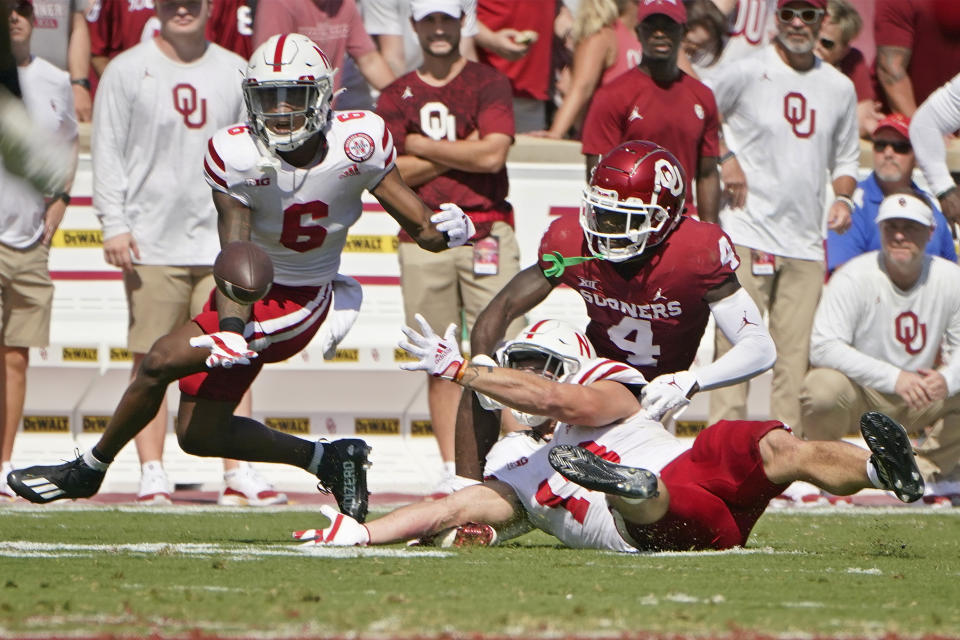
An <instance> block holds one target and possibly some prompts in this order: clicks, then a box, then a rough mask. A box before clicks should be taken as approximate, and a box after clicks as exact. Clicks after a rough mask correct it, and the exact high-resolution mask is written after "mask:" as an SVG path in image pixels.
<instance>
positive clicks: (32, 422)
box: [23, 416, 70, 433]
mask: <svg viewBox="0 0 960 640" xmlns="http://www.w3.org/2000/svg"><path fill="white" fill-rule="evenodd" d="M23 430H24V432H29V433H69V431H70V417H69V416H23Z"/></svg>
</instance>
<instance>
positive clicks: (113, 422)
mask: <svg viewBox="0 0 960 640" xmlns="http://www.w3.org/2000/svg"><path fill="white" fill-rule="evenodd" d="M333 73H334V70H333V69H331V68H330V65H329V64H328V62H327V58H326V57H325V56H324V54H323V52H322V51H320V49H319V48H318V47H317V45H316V44H314V43H313V41H311V40H310V39H309V38H307V37H306V36H302V35H299V34H288V35H278V36H274V37H272V38H270V39H269V40H267V42H265V43H264V44H263V45H261V46H260V48H258V49H257V50H256V51H255V52H254V54H253V57H252V58H251V59H250V64H249V65H248V67H247V72H246V78H245V79H244V81H243V92H244V99H245V100H246V104H247V113H248V117H249V121H248V122H247V123H246V124H236V125H234V126H231V127H227V128H226V129H223V130H221V131H219V132H217V133H216V134H215V135H214V136H213V138H211V139H210V142H209V145H208V149H207V155H206V157H205V158H204V172H205V177H206V179H207V181H208V182H209V183H210V185H211V186H212V187H213V201H214V204H215V205H216V208H217V214H218V225H219V232H220V243H221V246H225V245H227V244H228V243H230V242H233V241H236V240H252V241H253V242H255V243H257V244H259V245H260V246H261V247H263V249H264V250H265V251H266V252H267V253H268V254H269V255H270V258H271V259H272V261H273V266H274V281H273V286H272V287H271V289H270V292H269V293H268V294H267V296H266V297H264V298H263V299H262V300H259V301H258V302H256V303H254V304H252V305H242V304H239V303H237V302H234V301H232V300H230V299H229V298H227V297H226V296H225V295H223V294H222V293H220V292H219V291H217V292H216V294H215V296H212V297H211V300H210V302H209V303H208V304H207V306H206V308H205V309H204V311H203V312H202V313H200V315H198V316H196V317H195V318H194V319H193V321H192V322H189V323H187V324H185V325H183V326H182V327H180V328H178V329H175V330H174V331H173V332H171V333H170V334H168V335H166V336H164V337H162V338H160V339H159V340H157V342H156V343H155V344H154V345H153V347H151V349H150V352H149V353H148V354H147V355H146V356H145V358H144V360H143V363H142V365H141V366H140V368H139V369H138V370H137V375H136V377H135V378H134V380H133V381H132V382H131V384H130V386H129V387H128V388H127V391H126V392H125V393H124V395H123V398H122V399H121V401H120V404H119V406H118V407H117V409H116V411H115V412H114V414H113V417H112V418H111V419H110V422H109V424H108V425H107V429H106V431H105V432H104V434H103V436H102V437H101V438H100V440H99V441H98V442H97V444H96V445H94V447H93V448H92V449H91V450H90V451H88V452H87V453H85V454H83V455H81V456H80V457H78V458H77V459H76V460H74V461H72V462H68V463H65V464H62V465H56V466H43V467H30V468H29V469H22V470H18V471H17V472H16V475H15V477H14V478H13V482H12V483H11V486H12V487H14V491H17V492H18V493H19V494H20V495H21V496H23V497H24V498H27V499H28V500H30V501H32V502H50V501H52V500H59V499H63V498H81V497H89V496H91V495H93V494H94V493H96V492H97V491H98V490H99V488H100V484H101V482H102V481H103V477H104V475H105V474H106V469H107V466H108V465H109V464H110V462H112V461H113V459H114V457H115V456H116V454H117V453H118V452H119V451H120V449H121V448H123V446H124V445H126V444H127V443H128V442H129V441H130V440H132V439H133V437H134V436H136V434H137V433H139V432H140V430H141V429H143V427H144V425H146V424H147V423H148V422H149V421H150V420H151V419H152V418H153V416H154V415H156V412H157V409H158V407H159V405H160V403H161V402H162V401H163V398H164V397H165V395H166V388H167V385H168V384H169V383H170V382H172V381H174V380H176V379H178V378H179V379H180V391H181V398H180V413H179V420H178V423H177V435H178V437H179V441H180V446H181V447H183V449H184V451H186V452H187V453H192V454H194V455H200V456H213V457H224V458H233V459H237V460H250V461H259V462H278V463H285V464H291V465H295V466H299V467H301V468H303V469H306V470H307V471H309V472H311V473H315V474H317V477H318V478H319V480H320V483H321V485H323V486H325V487H326V488H327V489H329V490H332V491H333V493H334V495H335V497H336V498H337V502H338V503H339V505H340V508H341V510H343V511H345V512H348V513H351V514H352V515H354V516H356V517H358V518H359V519H360V520H363V518H365V517H366V513H367V487H366V471H365V466H366V464H367V453H368V452H369V447H368V446H367V445H366V444H365V443H364V442H363V441H362V440H359V439H355V438H348V439H343V440H337V441H334V442H327V443H323V442H316V443H314V442H310V441H309V440H303V439H301V438H298V437H295V436H292V435H289V434H285V433H280V432H278V431H274V430H273V429H270V428H268V427H266V426H265V425H263V424H261V423H259V422H257V421H255V420H251V419H249V418H241V417H238V416H234V415H233V411H234V409H235V407H236V404H237V402H238V401H239V400H240V398H241V397H242V396H243V394H244V392H245V391H246V390H247V389H248V388H249V387H250V385H251V383H252V382H253V380H254V378H256V376H257V374H258V373H259V371H260V369H261V368H262V366H263V364H264V363H266V362H279V361H282V360H286V359H288V358H290V357H291V356H293V355H294V354H296V353H297V352H299V351H300V350H301V349H303V348H304V347H305V346H306V345H307V344H308V343H309V342H310V340H311V338H313V336H314V335H315V334H316V333H317V331H318V329H319V328H320V325H321V324H322V323H323V322H324V319H325V318H326V317H327V313H328V311H329V309H330V303H331V298H332V297H333V296H334V295H337V296H338V299H339V297H340V290H339V289H338V290H336V291H335V290H334V287H335V278H336V276H337V269H338V267H339V266H340V254H341V252H342V251H343V246H344V243H345V242H346V237H347V229H348V228H349V227H350V226H351V225H352V224H353V223H354V222H356V221H357V218H359V217H360V213H361V203H360V195H361V193H362V192H363V190H364V189H367V190H369V191H370V192H371V193H372V194H373V195H374V197H376V198H377V200H379V201H380V203H381V204H382V205H383V207H384V209H386V210H387V212H389V213H390V215H391V216H393V218H394V219H395V220H397V222H399V223H400V226H402V227H403V228H404V229H405V230H406V231H407V232H408V233H409V234H410V235H411V236H412V237H413V239H414V240H416V242H417V243H418V244H419V245H420V246H422V247H424V248H425V249H428V250H431V251H442V250H444V249H446V248H448V247H453V246H460V245H462V244H464V243H465V242H466V241H467V240H468V239H469V238H470V236H471V235H473V234H474V232H475V229H474V227H473V224H472V223H471V222H470V219H469V218H467V216H466V215H465V214H464V213H463V211H461V210H460V208H459V207H457V206H456V205H441V209H442V210H441V211H440V212H439V213H436V214H434V213H433V211H431V210H430V209H428V208H427V206H426V205H424V204H423V202H421V201H420V199H419V198H418V197H417V195H416V194H415V193H414V192H413V191H411V190H410V189H409V188H408V187H407V186H406V184H404V182H403V180H401V179H400V174H399V172H398V171H397V170H396V168H395V167H394V156H395V153H394V150H393V141H392V140H391V138H390V134H389V132H388V131H387V130H386V127H385V125H384V123H383V120H381V119H380V117H379V116H377V115H376V114H374V113H371V112H368V111H356V112H347V113H336V112H333V111H331V109H330V99H331V98H332V97H333ZM336 313H337V310H336V309H335V310H334V314H336ZM346 328H349V323H347V324H346V325H344V326H343V327H341V329H342V330H343V331H345V329H346ZM341 337H342V336H341Z"/></svg>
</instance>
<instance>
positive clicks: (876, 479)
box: [867, 458, 889, 489]
mask: <svg viewBox="0 0 960 640" xmlns="http://www.w3.org/2000/svg"><path fill="white" fill-rule="evenodd" d="M867 477H868V478H869V479H870V484H872V485H873V486H874V487H876V488H877V489H889V487H887V486H885V485H884V484H883V482H882V481H881V480H880V476H879V474H877V468H876V467H875V466H874V465H873V459H872V458H867Z"/></svg>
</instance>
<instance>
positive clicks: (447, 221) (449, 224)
mask: <svg viewBox="0 0 960 640" xmlns="http://www.w3.org/2000/svg"><path fill="white" fill-rule="evenodd" d="M430 222H432V223H433V224H434V225H436V227H437V231H440V232H441V233H445V234H447V246H448V247H459V246H462V245H465V244H467V241H468V240H469V239H470V238H472V237H473V234H475V233H476V232H477V228H476V227H475V226H473V220H471V219H470V216H468V215H467V214H465V213H464V212H463V209H461V208H460V207H458V206H457V205H455V204H453V203H452V202H444V203H443V204H441V205H440V211H439V212H437V213H435V214H433V215H432V216H430Z"/></svg>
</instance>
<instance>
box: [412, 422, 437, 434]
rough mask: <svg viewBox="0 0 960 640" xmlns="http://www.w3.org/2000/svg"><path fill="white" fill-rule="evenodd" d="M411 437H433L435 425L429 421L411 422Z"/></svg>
mask: <svg viewBox="0 0 960 640" xmlns="http://www.w3.org/2000/svg"><path fill="white" fill-rule="evenodd" d="M410 435H412V436H432V435H433V423H432V422H430V421H429V420H411V421H410Z"/></svg>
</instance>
